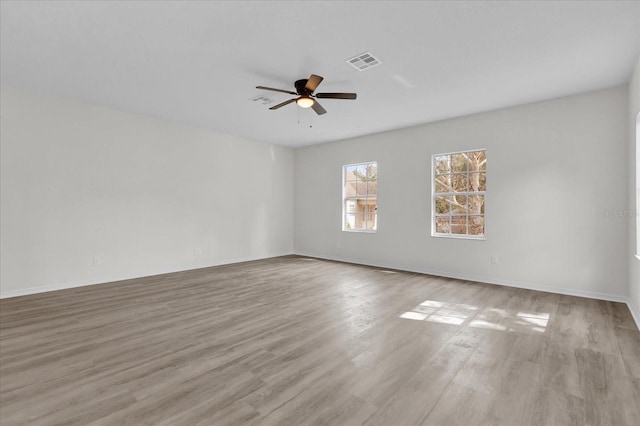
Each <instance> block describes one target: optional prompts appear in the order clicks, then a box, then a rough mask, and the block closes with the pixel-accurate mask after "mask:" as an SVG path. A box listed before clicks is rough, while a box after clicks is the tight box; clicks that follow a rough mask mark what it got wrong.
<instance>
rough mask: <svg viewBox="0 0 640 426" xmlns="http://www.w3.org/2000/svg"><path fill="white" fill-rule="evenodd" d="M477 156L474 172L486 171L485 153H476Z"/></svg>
mask: <svg viewBox="0 0 640 426" xmlns="http://www.w3.org/2000/svg"><path fill="white" fill-rule="evenodd" d="M475 154H476V156H477V168H475V169H474V170H482V171H484V170H487V153H486V151H476V152H475Z"/></svg>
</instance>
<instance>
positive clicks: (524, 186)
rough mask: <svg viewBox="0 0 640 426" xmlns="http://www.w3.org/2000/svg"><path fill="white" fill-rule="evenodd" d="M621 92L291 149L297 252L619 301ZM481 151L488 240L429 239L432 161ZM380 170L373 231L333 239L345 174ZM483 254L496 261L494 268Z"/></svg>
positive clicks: (624, 265) (623, 199)
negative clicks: (371, 164)
mask: <svg viewBox="0 0 640 426" xmlns="http://www.w3.org/2000/svg"><path fill="white" fill-rule="evenodd" d="M626 117H627V88H626V87H620V88H614V89H609V90H605V91H599V92H594V93H588V94H584V95H580V96H573V97H567V98H561V99H556V100H551V101H546V102H540V103H536V104H531V105H524V106H520V107H515V108H509V109H504V110H499V111H493V112H488V113H484V114H478V115H473V116H468V117H462V118H458V119H453V120H447V121H443V122H438V123H432V124H426V125H421V126H417V127H413V128H408V129H402V130H397V131H392V132H387V133H381V134H376V135H370V136H366V137H359V138H355V139H350V140H345V141H339V142H335V143H328V144H324V145H318V146H313V147H309V148H304V149H298V150H296V153H295V154H296V161H295V175H296V184H295V215H294V218H295V245H294V246H295V252H296V253H300V254H307V255H313V256H318V257H324V258H332V259H340V260H349V261H356V262H360V263H365V264H372V265H380V266H387V267H396V268H401V269H407V270H413V271H419V272H430V273H435V274H439V275H445V276H452V277H461V278H468V279H474V280H479V281H485V282H493V283H503V284H507V285H514V286H520V287H528V288H538V289H546V290H552V291H557V292H561V293H568V294H578V295H584V296H590V297H601V298H606V299H611V300H626V297H627V294H628V288H627V287H628V286H627V282H628V270H629V269H628V259H627V257H626V256H622V255H621V253H625V252H626V251H627V244H628V235H627V233H628V226H627V220H626V219H625V218H620V217H615V216H607V215H606V214H605V210H612V209H621V208H626V207H623V206H626V205H627V176H628V173H627V172H628V170H627V165H628V161H627V157H626V156H627V151H628V150H627V144H626V138H627V131H626V125H627V119H626ZM476 148H486V150H487V158H488V160H487V167H488V172H487V185H488V192H487V195H486V215H487V217H486V232H487V237H486V241H471V240H459V239H456V240H454V239H444V238H433V237H431V236H430V218H431V214H430V212H431V201H430V177H431V169H430V159H431V155H432V154H436V153H442V152H451V151H458V150H467V149H476ZM372 160H377V161H378V178H379V181H378V213H379V216H378V232H377V233H375V234H364V233H351V232H342V231H341V167H342V165H343V164H349V163H358V162H364V161H372ZM491 255H496V256H498V259H499V263H498V264H491V262H490V258H491Z"/></svg>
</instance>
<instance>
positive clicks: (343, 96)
mask: <svg viewBox="0 0 640 426" xmlns="http://www.w3.org/2000/svg"><path fill="white" fill-rule="evenodd" d="M357 96H358V95H357V94H356V93H316V94H315V97H316V98H320V99H322V98H325V99H355V98H356V97H357Z"/></svg>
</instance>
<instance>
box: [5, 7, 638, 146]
mask: <svg viewBox="0 0 640 426" xmlns="http://www.w3.org/2000/svg"><path fill="white" fill-rule="evenodd" d="M0 20H1V22H0V31H1V32H0V37H1V38H0V47H1V51H0V53H1V57H0V59H1V61H0V62H1V68H0V69H1V75H0V77H1V82H2V84H6V85H9V86H14V87H18V88H24V89H31V90H37V91H41V92H46V93H51V94H55V95H60V96H65V97H69V98H74V99H78V100H82V101H86V102H90V103H93V104H98V105H103V106H107V107H110V108H116V109H119V110H124V111H129V112H134V113H140V114H145V115H150V116H155V117H160V118H162V119H166V120H171V121H176V122H181V123H185V124H187V125H192V126H197V127H204V128H208V129H212V130H216V131H219V132H224V133H229V134H234V135H239V136H242V137H245V138H250V139H254V140H259V141H264V142H267V143H276V144H280V145H288V146H294V147H296V146H305V145H310V144H315V143H321V142H326V141H331V140H338V139H343V138H347V137H353V136H358V135H363V134H368V133H375V132H380V131H384V130H389V129H395V128H400V127H406V126H410V125H415V124H419V123H425V122H430V121H435V120H441V119H445V118H450V117H456V116H461V115H466V114H472V113H476V112H481V111H487V110H492V109H497V108H502V107H508V106H512V105H518V104H523V103H529V102H534V101H538V100H543V99H549V98H555V97H559V96H565V95H570V94H575V93H580V92H585V91H590V90H596V89H601V88H606V87H612V86H616V85H621V84H625V83H627V82H628V80H629V77H630V75H631V71H632V68H633V66H634V64H635V62H636V60H637V58H638V56H640V2H638V1H602V2H599V1H583V2H577V1H569V2H555V1H527V2H516V1H513V2H507V1H495V2H485V1H457V2H401V1H389V2H385V1H353V2H337V1H327V2H320V1H317V2H303V1H299V2H292V1H283V2H275V1H269V2H241V1H233V2H222V1H215V2H206V1H180V2H170V1H127V2H116V1H102V2H98V1H91V2H68V1H65V2H62V1H45V2H36V1H2V2H1V10H0ZM367 51H370V52H371V53H372V54H374V55H375V56H377V57H378V58H380V59H381V60H382V65H380V66H378V67H375V68H372V69H370V70H367V71H362V72H360V71H357V70H355V69H353V68H352V67H350V66H349V65H348V64H347V63H346V62H345V61H346V60H347V59H349V58H351V57H352V56H355V55H357V54H360V53H363V52H367ZM311 73H314V74H319V75H321V76H323V77H324V78H325V80H324V81H323V83H322V84H321V85H320V87H319V88H318V90H317V91H318V92H343V91H344V92H357V93H358V99H357V100H355V101H351V100H334V99H324V100H322V102H321V103H322V105H323V106H324V107H325V109H326V110H327V111H328V113H327V114H325V115H323V116H316V115H315V113H313V111H311V110H302V109H300V108H299V107H298V106H297V105H296V104H290V105H287V106H285V107H283V108H282V109H279V110H277V111H269V110H268V106H265V105H262V104H260V103H259V102H253V101H251V99H252V98H254V97H256V96H258V95H265V96H267V97H269V98H271V99H272V100H273V101H274V104H275V103H279V102H282V101H284V100H287V99H288V98H290V96H289V95H287V94H284V93H277V92H266V91H262V90H257V89H255V86H256V85H264V86H271V87H278V88H283V89H288V90H293V82H294V81H295V80H297V79H301V78H307V77H308V76H309V75H310V74H311Z"/></svg>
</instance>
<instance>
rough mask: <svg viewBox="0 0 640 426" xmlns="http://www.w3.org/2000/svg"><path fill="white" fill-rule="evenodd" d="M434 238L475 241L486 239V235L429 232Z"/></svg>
mask: <svg viewBox="0 0 640 426" xmlns="http://www.w3.org/2000/svg"><path fill="white" fill-rule="evenodd" d="M431 236H432V237H434V238H449V239H452V240H475V241H486V239H487V238H486V237H485V236H482V237H472V236H470V235H449V234H431Z"/></svg>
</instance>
